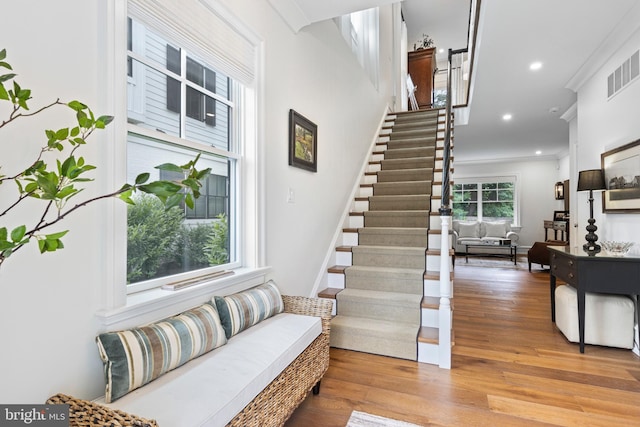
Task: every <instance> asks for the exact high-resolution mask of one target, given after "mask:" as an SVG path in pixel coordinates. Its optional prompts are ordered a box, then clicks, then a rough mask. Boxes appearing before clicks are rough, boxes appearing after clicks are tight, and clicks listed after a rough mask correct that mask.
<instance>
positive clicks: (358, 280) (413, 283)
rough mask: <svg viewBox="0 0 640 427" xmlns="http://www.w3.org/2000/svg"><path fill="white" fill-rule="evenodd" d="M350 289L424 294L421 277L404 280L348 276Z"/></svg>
mask: <svg viewBox="0 0 640 427" xmlns="http://www.w3.org/2000/svg"><path fill="white" fill-rule="evenodd" d="M345 279H346V280H347V281H348V282H349V289H362V290H372V291H379V292H398V293H403V294H412V295H422V287H423V283H422V282H421V281H420V279H419V278H417V279H413V280H409V279H407V280H402V279H397V278H390V279H385V278H384V277H383V278H380V277H366V276H351V275H350V276H346V277H345Z"/></svg>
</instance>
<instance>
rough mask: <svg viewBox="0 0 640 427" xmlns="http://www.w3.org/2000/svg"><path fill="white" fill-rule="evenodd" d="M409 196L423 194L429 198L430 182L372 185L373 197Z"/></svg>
mask: <svg viewBox="0 0 640 427" xmlns="http://www.w3.org/2000/svg"><path fill="white" fill-rule="evenodd" d="M409 194H423V195H426V196H430V194H431V182H430V181H418V182H415V181H414V182H406V183H405V182H402V183H397V182H386V183H377V184H374V185H373V195H374V196H402V195H409Z"/></svg>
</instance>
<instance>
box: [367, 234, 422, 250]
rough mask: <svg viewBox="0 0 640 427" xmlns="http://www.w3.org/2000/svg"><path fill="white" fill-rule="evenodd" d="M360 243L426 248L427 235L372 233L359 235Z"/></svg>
mask: <svg viewBox="0 0 640 427" xmlns="http://www.w3.org/2000/svg"><path fill="white" fill-rule="evenodd" d="M358 243H359V244H360V245H367V246H400V247H402V246H407V247H414V248H420V247H422V248H426V247H427V237H426V236H421V235H413V236H406V235H397V234H392V233H389V234H373V235H362V234H361V235H360V236H359V239H358Z"/></svg>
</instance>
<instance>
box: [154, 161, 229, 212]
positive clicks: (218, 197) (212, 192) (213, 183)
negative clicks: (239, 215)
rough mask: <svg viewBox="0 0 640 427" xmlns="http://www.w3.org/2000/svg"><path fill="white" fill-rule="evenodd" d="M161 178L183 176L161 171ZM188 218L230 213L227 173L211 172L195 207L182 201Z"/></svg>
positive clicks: (174, 178) (175, 178)
mask: <svg viewBox="0 0 640 427" xmlns="http://www.w3.org/2000/svg"><path fill="white" fill-rule="evenodd" d="M160 179H162V180H167V181H173V180H180V179H182V177H181V176H180V174H179V173H178V172H172V171H160ZM180 209H182V210H183V211H184V215H185V218H186V219H215V218H217V217H218V216H220V215H225V216H227V215H229V178H228V176H225V175H215V174H213V173H212V174H210V175H209V176H207V178H206V179H205V180H204V181H203V182H202V194H201V196H200V197H199V198H198V199H196V201H195V205H194V207H193V209H191V208H190V207H188V206H187V205H185V204H184V203H182V204H181V205H180Z"/></svg>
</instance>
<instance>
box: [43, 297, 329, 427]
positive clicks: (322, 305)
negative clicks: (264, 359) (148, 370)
mask: <svg viewBox="0 0 640 427" xmlns="http://www.w3.org/2000/svg"><path fill="white" fill-rule="evenodd" d="M282 299H283V301H284V312H285V313H293V314H301V315H307V316H316V317H320V318H321V321H322V332H321V333H320V335H318V336H317V338H315V340H314V341H313V342H311V344H309V345H308V346H307V347H306V349H304V350H303V351H302V352H301V353H300V354H299V355H298V356H297V357H296V358H295V360H293V362H291V363H290V364H289V365H288V366H287V367H286V368H285V369H284V370H283V371H282V372H280V374H279V375H277V377H276V378H275V379H274V380H273V381H271V383H269V385H267V386H266V387H265V388H264V389H263V390H262V391H261V392H260V393H259V394H257V395H256V396H255V397H254V398H253V400H252V401H251V402H250V403H249V404H248V405H246V406H245V408H244V409H243V410H242V411H240V412H239V413H238V414H237V415H236V416H235V417H234V418H233V419H232V420H231V421H230V422H229V423H228V424H227V425H229V426H243V427H245V426H256V427H257V426H281V425H283V424H284V423H285V421H286V420H287V419H288V418H289V417H290V416H291V414H292V413H293V411H294V410H295V409H296V408H297V407H298V405H299V404H300V403H301V402H302V401H303V400H304V399H305V397H306V396H307V395H308V393H309V392H310V391H311V390H313V393H314V394H317V393H318V392H319V387H320V380H321V379H322V377H323V375H324V373H325V372H326V370H327V369H328V367H329V333H330V319H331V308H332V307H331V306H332V303H331V301H327V300H321V299H315V298H305V297H292V296H286V295H283V296H282ZM241 334H242V333H241ZM256 350H257V351H260V349H256ZM215 351H216V350H213V351H212V353H214V352H215ZM201 357H202V356H201ZM196 360H197V359H196ZM183 368H187V369H188V364H187V365H184V366H183V367H181V368H178V369H183ZM176 371H177V370H176ZM174 372H175V371H174ZM145 387H146V386H143V387H142V388H141V389H139V390H144V388H145ZM207 398H208V399H209V400H211V398H212V397H211V396H207V397H203V401H202V403H201V404H202V405H206V402H207ZM213 398H214V399H220V398H223V396H214V397H213ZM47 403H48V404H68V405H70V415H69V419H70V426H71V427H76V426H78V427H80V426H82V427H85V426H96V427H97V426H100V427H103V426H150V427H154V426H158V425H159V424H158V423H157V422H156V421H155V420H152V419H146V418H142V417H140V416H138V415H134V414H131V413H128V412H125V411H122V410H120V409H117V408H113V407H107V406H105V405H102V404H99V403H96V402H91V401H87V400H82V399H77V398H74V397H71V396H67V395H64V394H57V395H55V396H52V397H51V398H49V399H48V400H47ZM116 403H117V402H116ZM175 410H176V411H180V408H179V407H176V408H175ZM145 415H146V414H145ZM147 416H148V415H147ZM162 427H173V426H162ZM181 427H183V426H181Z"/></svg>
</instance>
